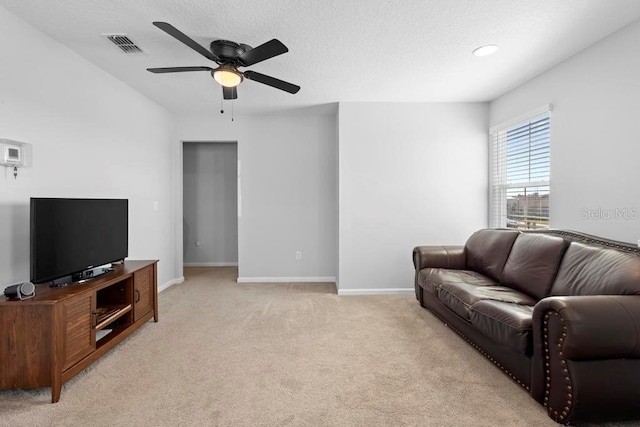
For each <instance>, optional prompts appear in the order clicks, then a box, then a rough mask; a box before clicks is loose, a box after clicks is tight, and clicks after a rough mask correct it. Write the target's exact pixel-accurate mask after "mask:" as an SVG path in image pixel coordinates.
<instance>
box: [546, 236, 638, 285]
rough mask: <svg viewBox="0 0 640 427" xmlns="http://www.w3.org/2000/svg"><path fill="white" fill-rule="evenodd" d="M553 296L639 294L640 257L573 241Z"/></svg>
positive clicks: (562, 264)
mask: <svg viewBox="0 0 640 427" xmlns="http://www.w3.org/2000/svg"><path fill="white" fill-rule="evenodd" d="M551 295H559V296H563V295H640V256H639V255H638V254H634V253H627V252H622V251H618V250H615V249H609V248H602V247H598V246H589V245H585V244H583V243H577V242H572V243H571V245H569V248H567V251H566V252H565V254H564V257H563V259H562V262H561V263H560V269H559V270H558V275H557V276H556V280H555V281H554V283H553V286H552V287H551Z"/></svg>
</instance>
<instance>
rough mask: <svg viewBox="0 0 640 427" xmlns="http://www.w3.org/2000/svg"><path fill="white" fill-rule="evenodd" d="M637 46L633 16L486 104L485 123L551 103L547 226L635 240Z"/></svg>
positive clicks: (639, 225)
mask: <svg viewBox="0 0 640 427" xmlns="http://www.w3.org/2000/svg"><path fill="white" fill-rule="evenodd" d="M639 47H640V21H639V22H636V23H634V24H632V25H630V26H628V27H625V28H623V29H622V30H620V31H618V32H617V33H614V34H613V35H611V36H609V37H607V38H605V39H603V40H601V41H600V42H598V43H596V44H594V45H592V46H591V47H589V48H587V49H586V50H584V51H582V52H581V53H579V54H577V55H575V56H573V57H571V58H569V59H568V60H566V61H565V62H563V63H561V64H559V65H558V66H556V67H554V68H552V69H551V70H549V71H547V72H545V73H543V74H541V75H539V76H537V77H536V78H534V79H532V80H530V81H529V82H527V83H525V84H523V85H521V86H519V87H518V88H516V89H514V90H512V91H510V92H508V93H507V94H505V95H503V96H501V97H500V98H498V99H496V100H494V101H493V102H492V103H491V113H490V114H491V115H490V121H491V123H492V124H498V123H501V122H503V121H505V120H508V119H509V118H510V117H514V116H518V115H519V114H522V113H525V112H527V111H529V110H531V109H533V108H536V107H538V106H540V105H542V104H546V103H553V105H554V111H553V114H552V117H551V199H550V215H551V226H552V227H554V228H565V229H573V230H579V231H583V232H586V233H591V234H595V235H598V236H603V237H608V238H611V239H616V240H622V241H627V242H636V240H637V239H640V191H639V190H638V183H639V182H640V167H639V162H638V159H640V143H639V141H638V135H640V55H639V54H638V49H639ZM625 209H626V212H627V214H626V218H625V215H624V210H625ZM616 210H618V212H619V215H616ZM634 213H635V214H634Z"/></svg>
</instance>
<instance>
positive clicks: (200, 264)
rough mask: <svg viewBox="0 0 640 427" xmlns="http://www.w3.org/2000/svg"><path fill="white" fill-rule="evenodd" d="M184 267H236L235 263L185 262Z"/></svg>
mask: <svg viewBox="0 0 640 427" xmlns="http://www.w3.org/2000/svg"><path fill="white" fill-rule="evenodd" d="M182 265H183V266H184V267H237V266H238V263H237V262H185V263H184V264H182Z"/></svg>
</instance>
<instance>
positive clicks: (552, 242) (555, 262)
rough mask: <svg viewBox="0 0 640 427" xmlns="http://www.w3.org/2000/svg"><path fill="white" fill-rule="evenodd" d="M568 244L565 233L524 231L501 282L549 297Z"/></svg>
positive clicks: (533, 293)
mask: <svg viewBox="0 0 640 427" xmlns="http://www.w3.org/2000/svg"><path fill="white" fill-rule="evenodd" d="M567 245H568V243H567V242H565V240H564V239H563V238H561V237H555V236H548V235H544V234H531V233H522V234H520V235H519V236H518V238H517V239H516V241H515V243H514V244H513V247H512V248H511V252H510V253H509V258H507V262H506V264H505V265H504V270H503V271H502V278H501V280H500V284H501V285H504V286H508V287H510V288H513V289H517V290H519V291H520V292H524V293H525V294H528V295H531V296H532V297H534V298H536V299H539V300H540V299H542V298H544V297H546V296H547V295H549V291H550V290H551V285H552V284H553V279H555V277H556V274H557V273H558V267H559V266H560V260H562V255H563V254H564V251H565V249H566V247H567Z"/></svg>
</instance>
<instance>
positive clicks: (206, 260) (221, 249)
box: [182, 142, 238, 266]
mask: <svg viewBox="0 0 640 427" xmlns="http://www.w3.org/2000/svg"><path fill="white" fill-rule="evenodd" d="M183 157H184V162H183V165H184V167H183V172H184V173H183V189H184V190H183V200H184V206H183V208H184V209H183V212H184V220H183V221H182V224H183V241H184V262H185V265H192V266H196V265H197V266H222V265H235V264H237V263H238V209H237V206H238V185H237V181H238V177H237V171H238V168H237V164H238V152H237V144H235V143H224V142H214V143H207V142H203V143H185V144H184V146H183Z"/></svg>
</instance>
